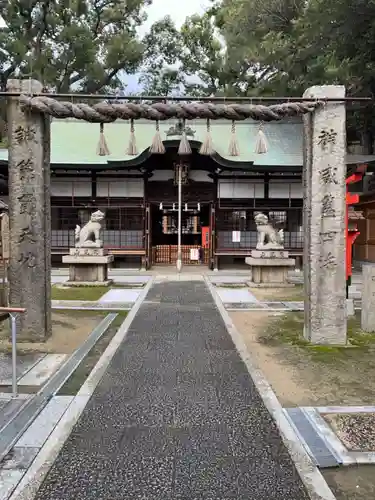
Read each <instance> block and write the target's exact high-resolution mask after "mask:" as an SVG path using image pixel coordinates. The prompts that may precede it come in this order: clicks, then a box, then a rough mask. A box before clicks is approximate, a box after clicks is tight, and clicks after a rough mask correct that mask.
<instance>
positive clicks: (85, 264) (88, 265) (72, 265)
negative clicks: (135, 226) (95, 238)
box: [62, 248, 114, 286]
mask: <svg viewBox="0 0 375 500" xmlns="http://www.w3.org/2000/svg"><path fill="white" fill-rule="evenodd" d="M113 260H114V257H113V255H106V251H105V250H104V249H103V248H72V249H71V250H70V255H64V256H63V258H62V261H63V263H64V264H69V281H68V282H67V284H69V285H74V286H77V285H81V286H88V285H91V286H108V285H110V284H111V283H112V280H109V279H108V265H109V264H110V263H112V262H113Z"/></svg>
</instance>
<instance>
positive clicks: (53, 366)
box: [18, 354, 67, 386]
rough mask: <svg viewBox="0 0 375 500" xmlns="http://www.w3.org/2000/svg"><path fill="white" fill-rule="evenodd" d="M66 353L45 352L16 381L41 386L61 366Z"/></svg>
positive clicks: (19, 383) (21, 384) (21, 383)
mask: <svg viewBox="0 0 375 500" xmlns="http://www.w3.org/2000/svg"><path fill="white" fill-rule="evenodd" d="M66 358H67V355H66V354H47V355H46V356H44V358H42V359H41V360H40V361H39V362H38V363H37V364H36V365H34V366H33V367H32V368H31V370H29V371H28V372H27V373H26V374H25V375H23V376H22V377H21V378H20V380H19V381H18V385H20V386H41V385H43V384H44V383H45V382H46V381H47V380H48V379H49V378H50V376H51V375H52V374H53V373H55V371H56V370H57V369H58V368H59V367H60V366H61V364H62V363H63V362H64V361H65V359H66Z"/></svg>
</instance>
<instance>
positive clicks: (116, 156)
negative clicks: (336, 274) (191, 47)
mask: <svg viewBox="0 0 375 500" xmlns="http://www.w3.org/2000/svg"><path fill="white" fill-rule="evenodd" d="M176 123H177V120H170V121H167V122H161V123H160V133H161V136H162V139H163V141H166V140H175V141H176V140H179V136H176V135H174V136H168V137H167V134H166V132H167V131H168V129H170V127H173V126H175V125H176ZM187 126H189V127H190V128H191V129H192V130H193V131H194V132H195V133H194V136H192V137H190V136H189V137H188V138H189V139H190V140H194V141H198V142H199V141H200V142H203V141H204V139H205V137H206V134H207V129H206V121H205V120H191V121H188V122H187ZM51 127H52V133H51V136H52V147H51V163H52V164H54V165H56V164H62V165H68V164H70V165H79V164H85V165H88V164H91V165H106V164H107V162H108V161H121V162H126V161H129V160H134V159H135V158H136V156H129V155H127V154H126V150H127V147H128V143H129V136H130V124H129V122H125V121H116V122H114V123H110V124H105V126H104V133H105V138H106V141H107V144H108V147H109V150H110V153H111V154H110V155H109V156H98V155H97V154H96V150H97V145H98V139H99V124H93V123H87V122H83V121H79V120H53V121H52V125H51ZM258 131H259V122H255V121H253V120H246V121H243V122H237V123H236V136H237V140H238V144H239V151H240V155H239V156H229V154H228V146H229V142H230V139H231V122H230V121H224V120H219V121H212V122H211V136H212V139H213V145H214V149H215V150H216V152H217V153H218V154H219V155H220V156H221V157H222V158H224V160H230V161H231V162H234V163H237V162H238V163H242V164H243V163H244V162H249V167H250V166H251V164H252V163H254V165H264V166H280V167H283V166H291V167H293V166H295V167H299V166H301V167H302V165H303V159H302V133H303V126H302V123H301V122H300V121H296V120H295V119H285V120H283V121H280V122H271V123H266V124H264V126H263V131H264V133H265V135H266V138H267V142H268V152H267V153H265V154H255V153H254V149H255V143H256V139H257V134H258ZM154 134H155V123H153V122H150V121H145V120H140V121H136V122H135V136H136V143H137V149H138V156H140V155H141V154H142V153H144V152H145V151H147V150H148V148H149V147H150V145H151V143H152V139H153V137H154ZM7 157H8V152H7V151H6V150H0V160H7ZM353 159H354V158H353ZM357 161H359V162H360V161H363V162H366V161H368V162H369V161H374V157H357V158H356V159H355V161H351V160H350V158H349V155H348V159H347V163H357Z"/></svg>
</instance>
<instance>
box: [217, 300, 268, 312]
mask: <svg viewBox="0 0 375 500" xmlns="http://www.w3.org/2000/svg"><path fill="white" fill-rule="evenodd" d="M223 305H224V307H225V309H228V310H236V309H240V310H251V309H255V310H259V309H267V304H266V303H265V302H253V303H252V302H224V303H223Z"/></svg>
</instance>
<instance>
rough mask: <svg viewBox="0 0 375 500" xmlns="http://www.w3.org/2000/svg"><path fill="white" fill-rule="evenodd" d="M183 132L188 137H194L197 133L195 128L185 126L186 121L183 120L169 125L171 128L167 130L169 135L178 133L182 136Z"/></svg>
mask: <svg viewBox="0 0 375 500" xmlns="http://www.w3.org/2000/svg"><path fill="white" fill-rule="evenodd" d="M183 133H185V134H186V135H187V136H188V137H194V135H195V130H193V129H192V128H191V127H189V126H186V125H185V126H184V123H183V121H182V120H178V122H177V123H175V124H174V125H172V126H171V127H169V129H168V130H167V131H166V135H167V137H170V136H173V135H177V136H180V137H181V136H182V135H183Z"/></svg>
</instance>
